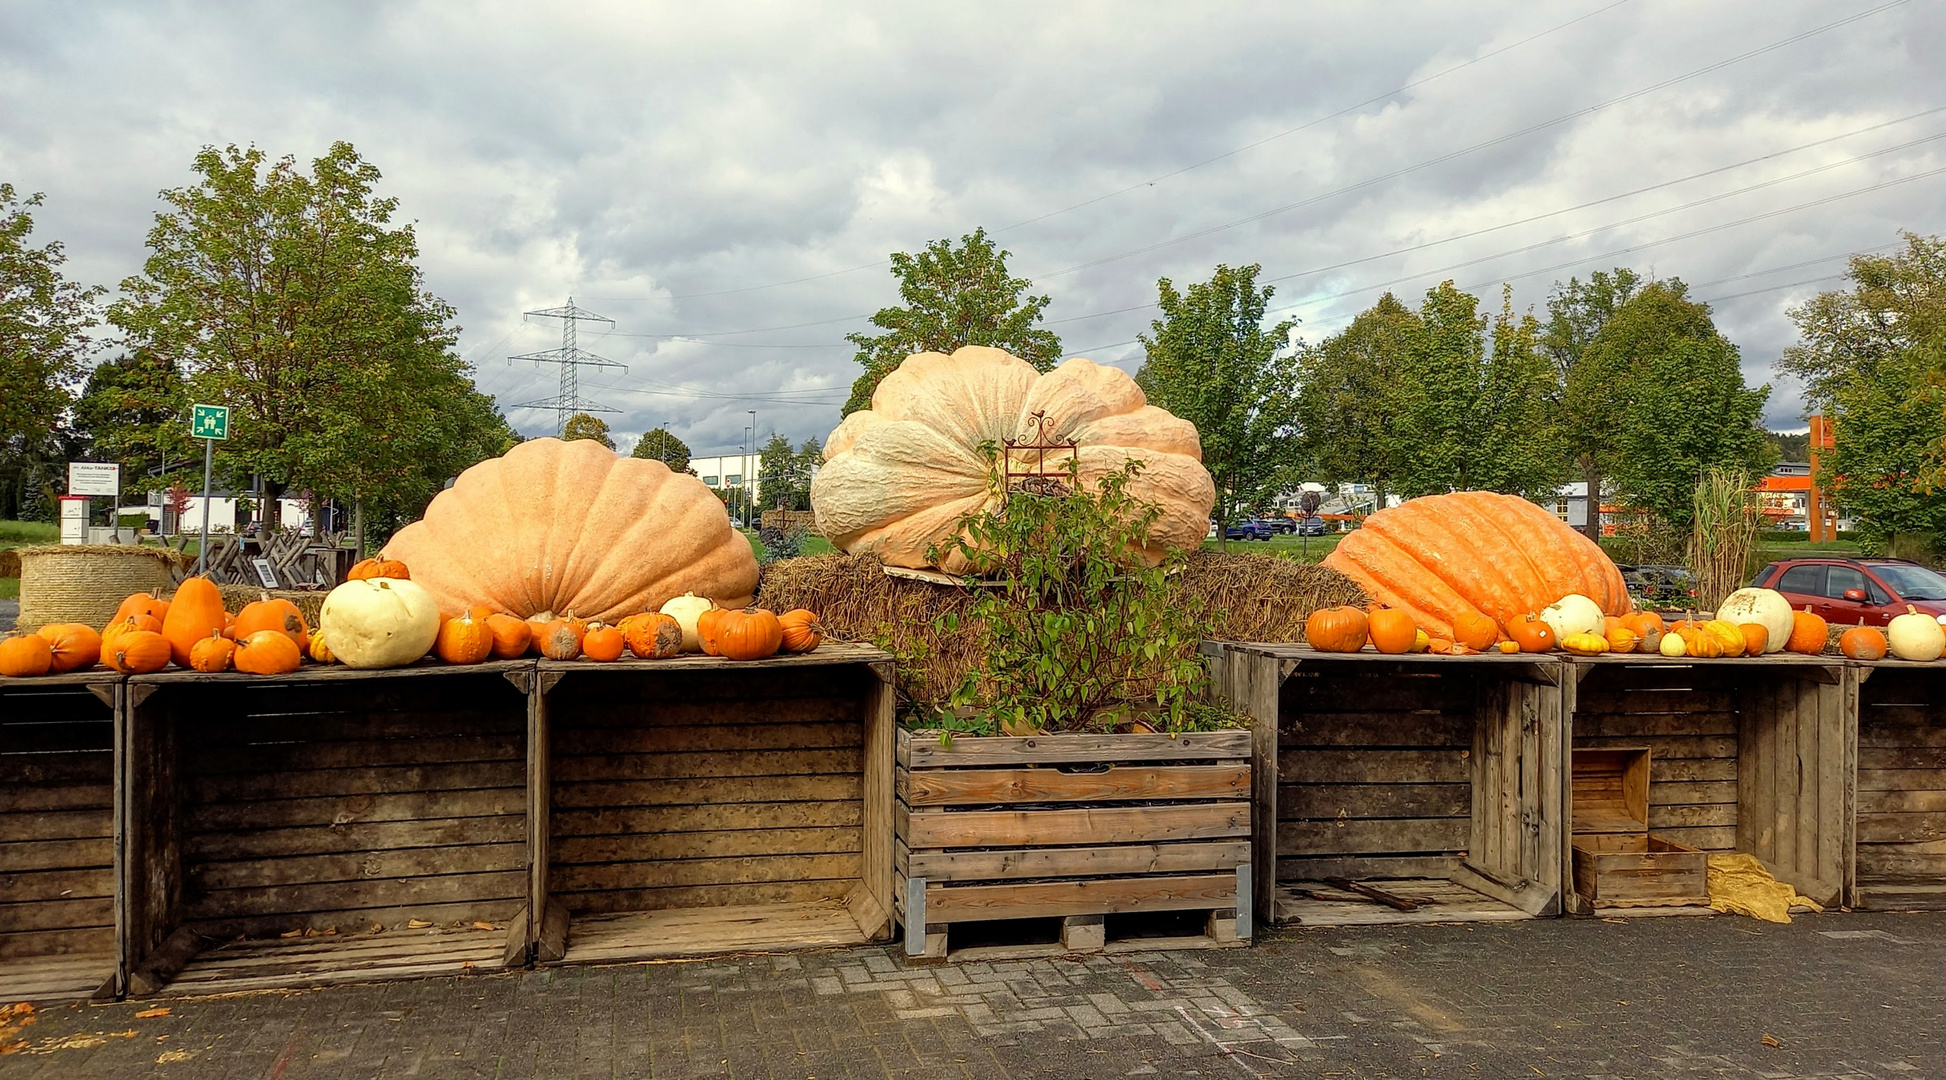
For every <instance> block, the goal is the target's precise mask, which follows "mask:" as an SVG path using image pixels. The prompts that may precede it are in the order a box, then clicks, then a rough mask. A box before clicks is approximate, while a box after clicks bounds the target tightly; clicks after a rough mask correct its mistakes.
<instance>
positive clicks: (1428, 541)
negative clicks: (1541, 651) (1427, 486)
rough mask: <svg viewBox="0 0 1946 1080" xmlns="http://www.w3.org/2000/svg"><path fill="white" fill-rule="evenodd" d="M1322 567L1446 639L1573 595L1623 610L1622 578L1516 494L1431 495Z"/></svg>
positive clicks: (1580, 539)
mask: <svg viewBox="0 0 1946 1080" xmlns="http://www.w3.org/2000/svg"><path fill="white" fill-rule="evenodd" d="M1324 565H1326V566H1329V567H1331V568H1332V569H1334V570H1337V571H1338V572H1339V573H1342V574H1344V575H1345V576H1346V577H1348V578H1350V579H1352V580H1353V581H1355V582H1357V583H1358V585H1359V587H1361V588H1363V589H1364V590H1365V594H1366V595H1367V596H1370V597H1371V598H1372V599H1374V600H1377V601H1378V602H1379V603H1382V604H1384V605H1385V606H1386V607H1395V608H1402V609H1404V610H1405V611H1406V612H1408V613H1410V614H1411V615H1412V618H1413V620H1414V621H1415V622H1417V623H1418V624H1419V625H1420V626H1423V627H1425V628H1426V629H1427V630H1428V631H1430V632H1432V633H1434V634H1439V635H1442V636H1451V632H1452V630H1453V620H1454V619H1455V618H1457V617H1458V616H1460V615H1462V614H1479V613H1483V614H1486V615H1488V616H1490V617H1492V618H1493V619H1494V620H1495V621H1496V622H1499V623H1501V624H1502V625H1506V624H1508V623H1510V622H1511V621H1512V620H1513V619H1514V618H1516V617H1517V616H1520V615H1524V614H1527V613H1529V612H1534V611H1540V610H1541V609H1543V608H1545V607H1547V606H1548V605H1549V604H1552V603H1554V602H1555V601H1557V600H1559V599H1561V598H1562V597H1563V596H1567V595H1568V594H1570V593H1578V594H1580V595H1582V596H1586V597H1588V598H1590V599H1592V600H1593V601H1594V602H1595V603H1596V604H1597V605H1599V606H1600V607H1601V609H1602V610H1603V611H1604V612H1606V613H1607V614H1610V615H1622V614H1625V613H1627V611H1628V609H1629V599H1628V589H1627V587H1626V586H1625V585H1624V584H1623V583H1622V575H1621V571H1619V570H1617V569H1616V568H1615V564H1614V563H1613V562H1612V561H1610V560H1609V558H1608V556H1607V555H1605V554H1603V553H1602V550H1601V548H1599V547H1597V546H1595V544H1594V542H1593V541H1591V540H1589V539H1588V538H1587V537H1585V536H1583V535H1581V534H1580V533H1578V532H1576V531H1574V530H1573V529H1572V528H1569V527H1568V524H1567V523H1566V522H1564V521H1562V520H1561V519H1560V518H1557V517H1555V516H1554V515H1553V514H1551V513H1549V512H1548V511H1546V510H1543V509H1541V508H1540V507H1538V506H1536V505H1534V504H1533V503H1531V502H1528V501H1527V500H1526V499H1523V498H1520V497H1519V496H1516V495H1497V494H1495V493H1493V492H1490V491H1462V492H1457V493H1454V494H1451V495H1428V496H1425V497H1423V498H1418V499H1410V500H1407V501H1406V502H1404V503H1402V504H1400V505H1398V506H1395V507H1392V508H1390V509H1386V510H1380V511H1379V512H1378V513H1376V514H1373V515H1372V516H1370V517H1368V518H1366V519H1365V523H1364V524H1363V525H1361V526H1360V527H1359V528H1358V529H1356V530H1354V531H1353V532H1351V533H1350V534H1348V535H1346V537H1345V538H1344V539H1343V540H1341V541H1339V543H1338V546H1337V548H1336V549H1334V550H1333V551H1332V552H1331V554H1330V555H1328V556H1326V557H1325V560H1324Z"/></svg>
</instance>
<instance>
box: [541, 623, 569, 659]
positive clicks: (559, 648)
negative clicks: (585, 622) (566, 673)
mask: <svg viewBox="0 0 1946 1080" xmlns="http://www.w3.org/2000/svg"><path fill="white" fill-rule="evenodd" d="M534 648H535V650H537V651H538V652H539V653H540V654H541V655H542V656H544V657H546V658H548V659H549V660H572V659H574V658H575V657H577V656H580V655H581V635H580V634H579V633H577V632H576V631H575V629H574V624H573V623H570V622H569V621H568V620H566V619H554V620H551V621H549V622H545V623H542V624H541V628H540V632H539V633H537V634H535V635H534Z"/></svg>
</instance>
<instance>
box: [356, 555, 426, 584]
mask: <svg viewBox="0 0 1946 1080" xmlns="http://www.w3.org/2000/svg"><path fill="white" fill-rule="evenodd" d="M380 577H389V578H406V579H410V578H411V577H412V573H411V571H409V570H407V569H406V568H405V564H404V563H402V562H400V561H399V560H397V559H388V558H386V557H385V556H383V555H374V556H372V557H371V558H369V559H361V560H360V561H359V562H357V563H356V564H354V565H353V566H352V568H351V570H350V572H348V573H347V574H345V580H347V581H363V580H365V579H366V578H380Z"/></svg>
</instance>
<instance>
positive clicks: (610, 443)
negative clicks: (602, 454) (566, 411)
mask: <svg viewBox="0 0 1946 1080" xmlns="http://www.w3.org/2000/svg"><path fill="white" fill-rule="evenodd" d="M576 439H589V440H592V441H594V442H598V443H600V444H601V445H603V446H606V447H607V448H608V449H610V450H613V449H615V440H614V439H613V438H610V437H609V434H608V421H606V420H603V419H602V418H601V417H599V416H590V415H589V414H587V413H584V412H578V413H575V414H574V415H573V416H570V417H568V422H567V423H565V424H563V425H561V440H562V441H563V442H573V441H575V440H576Z"/></svg>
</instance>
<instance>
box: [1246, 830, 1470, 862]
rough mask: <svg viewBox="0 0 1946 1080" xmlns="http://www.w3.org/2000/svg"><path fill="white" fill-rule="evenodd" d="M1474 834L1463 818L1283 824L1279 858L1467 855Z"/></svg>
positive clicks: (1278, 834)
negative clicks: (1470, 837)
mask: <svg viewBox="0 0 1946 1080" xmlns="http://www.w3.org/2000/svg"><path fill="white" fill-rule="evenodd" d="M1470 832H1471V828H1470V825H1469V823H1468V822H1467V821H1466V820H1465V819H1463V818H1419V819H1402V820H1378V821H1351V820H1347V821H1343V822H1311V821H1280V822H1278V823H1277V855H1278V858H1279V859H1284V858H1290V857H1296V856H1304V855H1381V854H1399V855H1404V854H1429V853H1430V854H1446V853H1464V852H1465V851H1466V850H1467V845H1468V838H1469V833H1470ZM1346 876H1353V875H1346Z"/></svg>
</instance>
